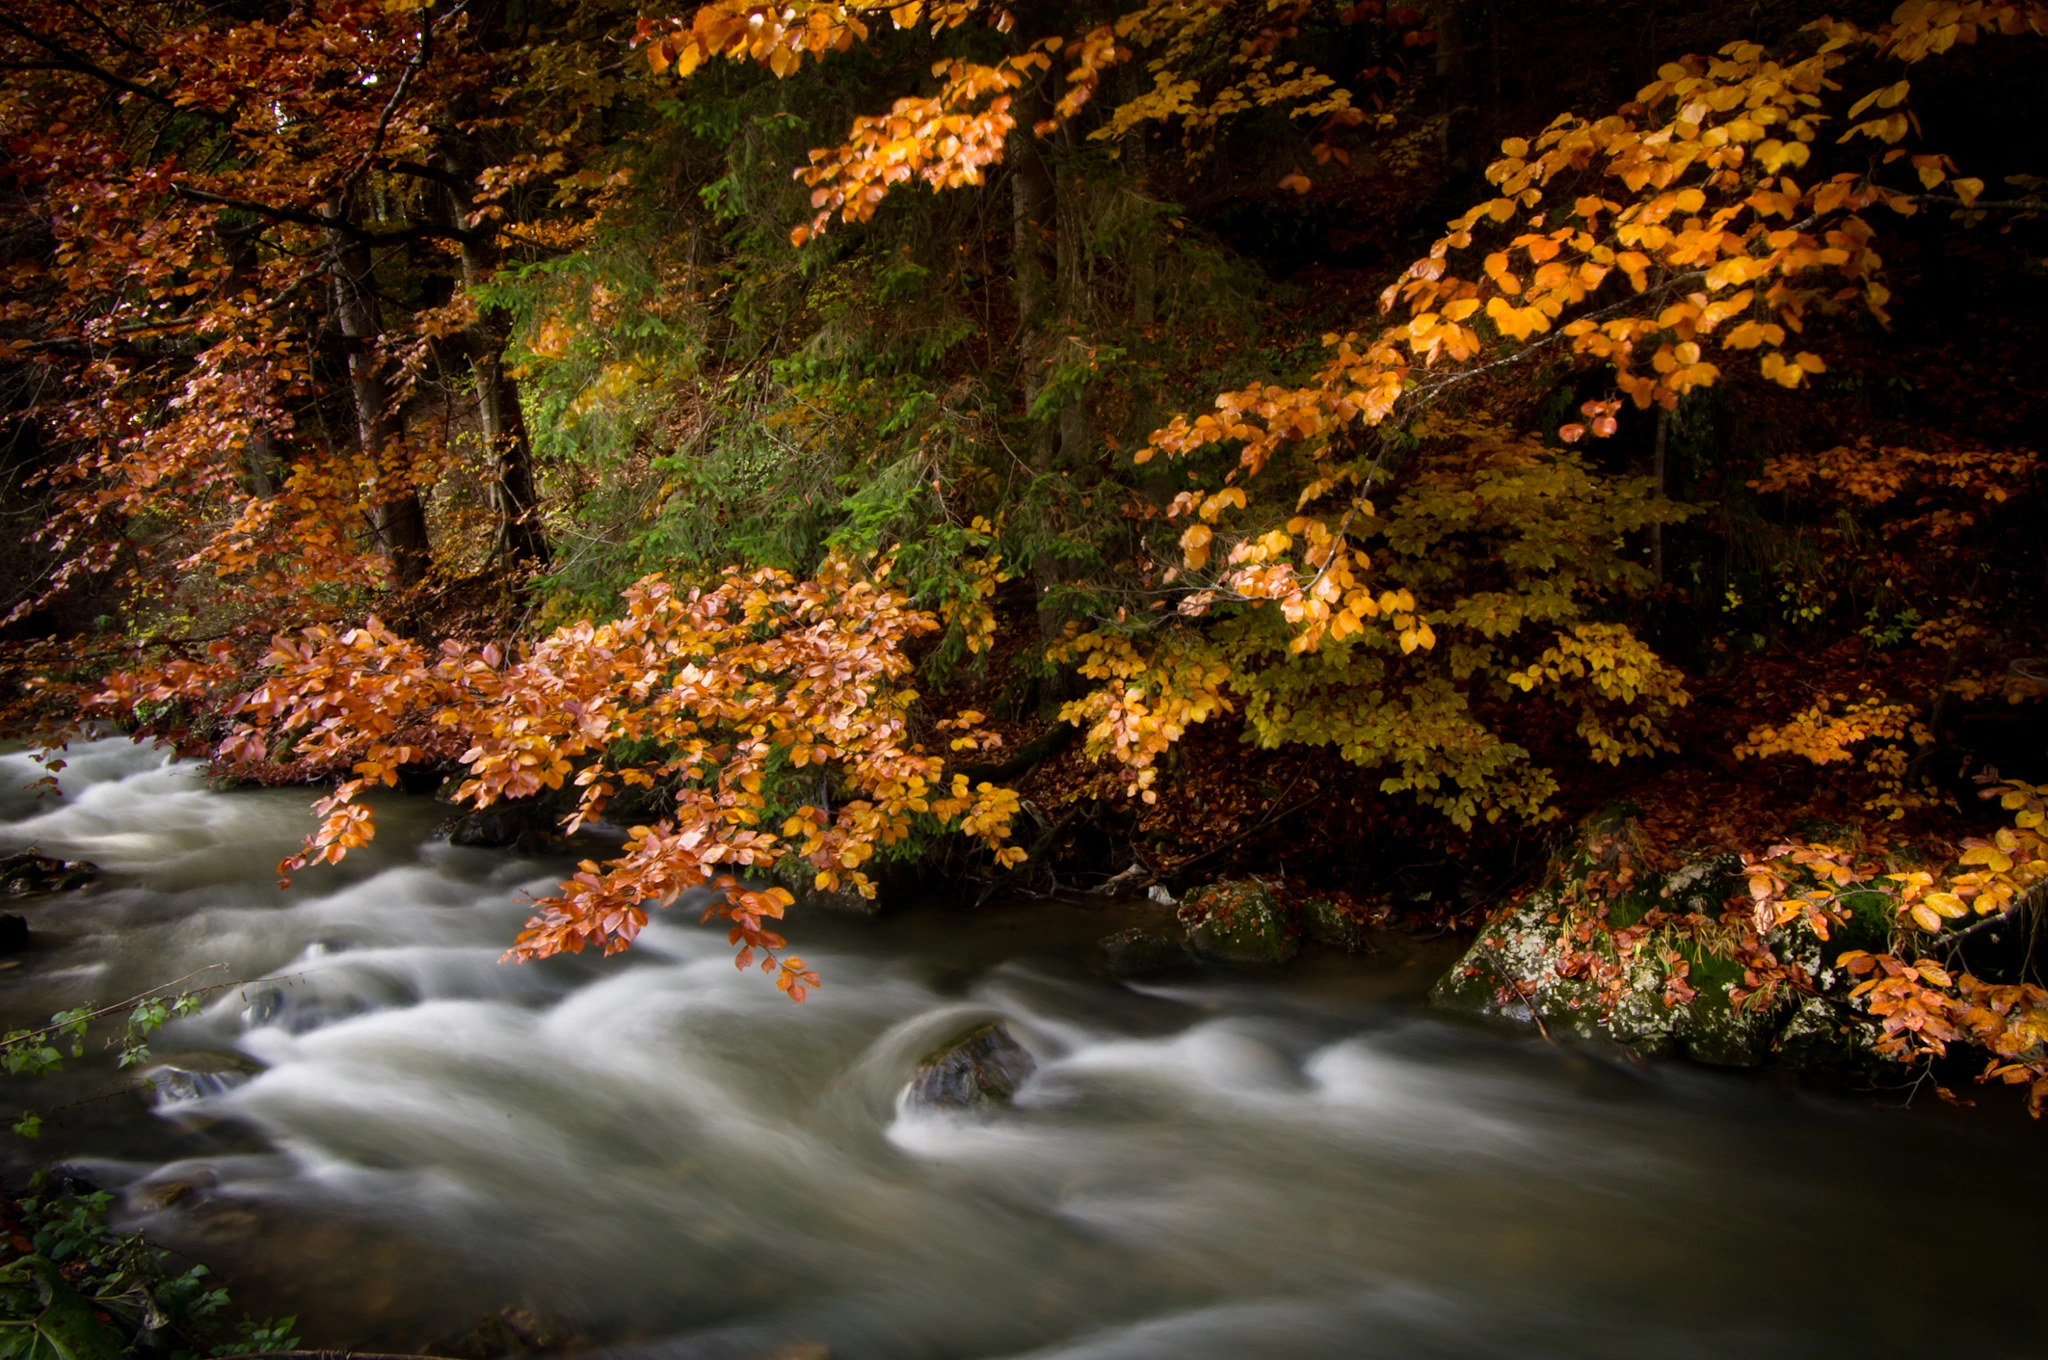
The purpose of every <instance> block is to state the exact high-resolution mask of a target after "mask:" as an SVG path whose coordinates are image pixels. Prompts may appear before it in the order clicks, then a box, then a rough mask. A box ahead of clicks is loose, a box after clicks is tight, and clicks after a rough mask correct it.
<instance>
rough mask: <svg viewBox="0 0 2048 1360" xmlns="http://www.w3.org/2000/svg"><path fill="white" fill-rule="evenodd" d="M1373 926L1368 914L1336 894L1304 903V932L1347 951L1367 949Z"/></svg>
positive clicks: (1302, 917)
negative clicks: (1367, 938)
mask: <svg viewBox="0 0 2048 1360" xmlns="http://www.w3.org/2000/svg"><path fill="white" fill-rule="evenodd" d="M1372 925H1373V919H1372V917H1371V916H1370V915H1369V914H1367V913H1366V912H1364V911H1361V910H1360V909H1359V908H1357V907H1356V906H1353V905H1352V904H1350V903H1348V902H1340V901H1338V900H1337V899H1336V898H1334V897H1311V898H1309V899H1308V900H1307V901H1306V902H1303V903H1302V904H1301V933H1302V934H1304V935H1306V936H1308V937H1309V938H1310V939H1311V940H1314V941H1315V942H1316V943H1317V944H1326V945H1328V946H1330V948H1332V949H1341V950H1343V951H1344V952H1346V953H1347V954H1356V953H1357V952H1358V951H1359V950H1361V949H1364V948H1366V932H1367V931H1369V930H1371V929H1372Z"/></svg>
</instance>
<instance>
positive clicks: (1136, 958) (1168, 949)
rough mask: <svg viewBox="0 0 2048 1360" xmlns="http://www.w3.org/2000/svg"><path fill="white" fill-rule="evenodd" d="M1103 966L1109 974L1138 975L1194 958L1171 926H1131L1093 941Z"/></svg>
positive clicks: (1184, 962) (1178, 966)
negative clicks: (1171, 929)
mask: <svg viewBox="0 0 2048 1360" xmlns="http://www.w3.org/2000/svg"><path fill="white" fill-rule="evenodd" d="M1095 949H1096V953H1097V955H1098V957H1099V958H1100V959H1101V962H1102V969H1103V971H1104V972H1106V973H1108V974H1109V975H1110V976H1111V977H1139V976H1142V975H1143V974H1146V973H1163V972H1167V971H1169V970H1170V969H1174V968H1183V967H1186V966H1187V965H1188V964H1189V963H1191V962H1193V956H1192V955H1190V954H1189V953H1188V947H1187V943H1186V942H1185V941H1184V940H1182V939H1181V937H1180V936H1179V935H1178V934H1177V933H1175V932H1173V931H1170V930H1166V929H1163V928H1161V927H1157V926H1132V927H1131V928H1130V929H1129V930H1119V931H1118V932H1117V933H1116V934H1114V935H1105V936H1103V938H1101V939H1100V940H1097V941H1096V942H1095Z"/></svg>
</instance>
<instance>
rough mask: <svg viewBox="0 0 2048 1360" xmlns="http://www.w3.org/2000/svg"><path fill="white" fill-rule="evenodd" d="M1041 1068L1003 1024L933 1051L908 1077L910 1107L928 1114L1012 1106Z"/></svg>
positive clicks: (980, 1030) (973, 1032) (991, 1024)
mask: <svg viewBox="0 0 2048 1360" xmlns="http://www.w3.org/2000/svg"><path fill="white" fill-rule="evenodd" d="M1037 1070H1038V1063H1037V1062H1036V1061H1035V1060H1034V1059H1033V1058H1032V1056H1031V1054H1030V1053H1029V1052H1028V1051H1027V1050H1026V1049H1025V1047H1024V1046H1023V1045H1022V1044H1020V1043H1018V1042H1017V1040H1016V1038H1015V1037H1014V1036H1013V1035H1011V1033H1010V1031H1009V1029H1008V1028H1007V1027H1006V1026H1004V1025H1003V1024H1002V1023H1000V1022H991V1023H989V1024H986V1025H983V1026H981V1027H980V1028H978V1029H976V1030H973V1031H972V1032H970V1033H968V1034H966V1035H963V1036H962V1037H960V1038H958V1039H955V1040H954V1041H953V1042H951V1043H949V1044H946V1045H945V1046H943V1047H941V1048H938V1049H934V1050H933V1051H932V1052H931V1053H930V1054H928V1055H927V1056H926V1057H925V1059H924V1061H923V1062H921V1063H919V1064H918V1065H917V1070H916V1071H915V1072H914V1073H912V1074H911V1078H910V1103H911V1104H913V1105H916V1106H920V1107H923V1108H926V1109H939V1110H985V1109H992V1108H995V1107H998V1106H1003V1105H1007V1104H1009V1103H1010V1098H1011V1097H1012V1096H1014V1095H1015V1094H1016V1093H1017V1088H1018V1087H1019V1086H1021V1085H1023V1084H1024V1081H1025V1079H1026V1078H1028V1077H1029V1076H1030V1075H1031V1074H1032V1073H1033V1072H1036V1071H1037Z"/></svg>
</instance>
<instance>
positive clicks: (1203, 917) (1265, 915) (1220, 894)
mask: <svg viewBox="0 0 2048 1360" xmlns="http://www.w3.org/2000/svg"><path fill="white" fill-rule="evenodd" d="M1180 923H1181V924H1182V925H1184V926H1186V927H1187V932H1188V943H1189V944H1191V945H1193V946H1194V949H1195V952H1196V953H1197V954H1200V955H1201V956H1202V957H1204V958H1208V959H1215V960H1217V961H1218V962H1221V963H1285V962H1287V961H1288V960H1289V959H1291V958H1293V957H1294V956H1295V955H1296V954H1297V953H1299V952H1300V950H1301V937H1300V935H1299V934H1298V932H1297V931H1296V930H1295V927H1294V923H1293V922H1292V921H1291V920H1289V919H1288V917H1287V914H1286V912H1284V911H1283V910H1282V909H1281V906H1280V903H1279V901H1278V900H1277V899H1275V898H1274V896H1273V894H1272V893H1270V892H1268V891H1267V890H1266V886H1265V885H1264V884H1263V883H1260V882H1258V881H1256V880H1253V879H1242V880H1237V881H1231V882H1223V883H1211V884H1209V885H1208V886H1207V887H1202V888H1197V889H1195V890H1194V891H1193V892H1191V893H1189V894H1188V895H1187V897H1186V898H1185V899H1183V901H1182V902H1181V907H1180Z"/></svg>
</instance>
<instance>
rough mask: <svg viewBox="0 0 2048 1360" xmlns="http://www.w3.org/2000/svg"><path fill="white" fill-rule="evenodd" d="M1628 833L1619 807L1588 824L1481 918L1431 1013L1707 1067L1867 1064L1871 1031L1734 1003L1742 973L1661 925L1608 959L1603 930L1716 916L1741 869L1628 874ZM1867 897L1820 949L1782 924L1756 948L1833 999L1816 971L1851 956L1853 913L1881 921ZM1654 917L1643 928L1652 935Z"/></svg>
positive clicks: (1812, 1006) (1852, 1016)
mask: <svg viewBox="0 0 2048 1360" xmlns="http://www.w3.org/2000/svg"><path fill="white" fill-rule="evenodd" d="M1638 836H1639V832H1638V831H1637V829H1636V828H1635V826H1634V824H1633V821H1632V819H1631V818H1630V817H1629V815H1628V813H1627V811H1626V810H1625V809H1609V810H1608V811H1607V812H1605V813H1602V814H1600V815H1598V816H1596V817H1594V818H1590V819H1588V821H1587V822H1586V823H1585V824H1584V825H1583V826H1582V827H1581V835H1580V839H1579V841H1578V843H1577V845H1576V846H1574V847H1573V848H1572V849H1571V850H1570V851H1569V852H1568V853H1567V854H1566V855H1565V856H1564V857H1563V859H1562V861H1561V863H1560V865H1559V866H1558V869H1557V872H1556V874H1555V875H1554V879H1553V881H1552V882H1551V883H1549V884H1547V885H1546V886H1544V887H1542V888H1540V889H1538V890H1537V891H1535V892H1533V893H1531V894H1529V896H1528V897H1526V898H1524V899H1523V900H1522V901H1521V902H1520V903H1518V904H1515V905H1514V906H1512V907H1509V908H1506V909H1503V910H1501V911H1499V912H1496V913H1495V914H1494V916H1493V917H1492V918H1491V919H1490V920H1489V921H1488V922H1487V924H1486V925H1485V927H1484V928H1483V929H1482V930H1481V931H1480V934H1479V938H1478V940H1477V941H1475V942H1474V943H1473V945H1472V948H1471V949H1470V950H1469V951H1467V953H1466V954H1465V956H1464V957H1463V958H1462V959H1460V960H1459V961H1458V963H1457V964H1456V965H1455V966H1454V967H1453V968H1452V969H1451V971H1450V972H1449V973H1447V974H1445V975H1444V976H1443V977H1442V978H1440V979H1438V981H1437V983H1436V986H1435V987H1434V988H1433V989H1432V990H1431V992H1430V1000H1431V1001H1432V1003H1434V1004H1436V1005H1439V1006H1443V1007H1446V1008H1449V1009H1452V1010H1461V1011H1465V1012H1467V1013H1468V1014H1473V1015H1480V1016H1487V1017H1492V1018H1497V1019H1500V1020H1504V1021H1507V1022H1509V1023H1512V1024H1517V1025H1523V1026H1530V1027H1535V1026H1536V1025H1537V1024H1538V1022H1539V1021H1540V1023H1541V1026H1542V1028H1543V1029H1544V1031H1545V1032H1546V1033H1548V1034H1551V1035H1553V1036H1555V1035H1572V1036H1576V1037H1579V1038H1582V1039H1595V1038H1601V1039H1612V1040H1613V1041H1615V1042H1617V1043H1620V1044H1622V1045H1625V1046H1626V1047H1628V1048H1629V1049H1631V1050H1633V1051H1635V1052H1637V1053H1641V1054H1643V1055H1646V1056H1658V1055H1666V1054H1669V1055H1683V1056H1685V1057H1688V1058H1691V1059H1693V1060H1695V1061H1697V1062H1703V1063H1711V1064H1714V1065H1716V1066H1725V1067H1755V1066H1758V1065H1760V1064H1762V1063H1764V1062H1767V1061H1770V1060H1771V1059H1772V1058H1773V1057H1776V1058H1777V1059H1778V1060H1780V1061H1784V1062H1787V1063H1791V1064H1795V1065H1798V1066H1803V1067H1804V1066H1814V1067H1818V1066H1827V1067H1841V1066H1843V1065H1845V1064H1852V1065H1853V1064H1854V1063H1858V1062H1861V1061H1862V1060H1861V1059H1858V1058H1857V1057H1856V1055H1857V1054H1858V1053H1859V1052H1860V1053H1865V1054H1867V1052H1868V1048H1869V1044H1870V1043H1871V1041H1872V1040H1873V1039H1874V1037H1875V1033H1876V1031H1875V1028H1874V1026H1872V1025H1871V1024H1870V1022H1869V1020H1868V1018H1867V1017H1863V1016H1860V1015H1859V1014H1857V1013H1856V1012H1855V1011H1853V1010H1852V1009H1851V1008H1849V1007H1847V1006H1846V1005H1843V1004H1841V1003H1840V1002H1839V1001H1830V1000H1828V999H1827V998H1824V997H1799V996H1795V995H1793V994H1791V993H1790V992H1789V990H1787V989H1784V988H1780V989H1778V990H1777V991H1776V992H1775V993H1774V994H1752V995H1747V996H1744V997H1743V998H1742V999H1741V1000H1740V1001H1739V1002H1738V1001H1737V1000H1736V999H1735V998H1734V995H1733V989H1735V988H1736V987H1737V986H1738V985H1739V984H1740V983H1741V982H1742V980H1743V971H1744V970H1743V965H1742V964H1741V963H1740V962H1738V961H1736V960H1735V959H1732V958H1728V957H1723V956H1721V955H1719V954H1716V953H1713V952H1710V951H1709V950H1707V949H1705V948H1703V947H1702V946H1701V945H1700V944H1699V943H1698V942H1697V941H1695V940H1693V939H1689V938H1685V937H1683V936H1681V935H1680V934H1678V933H1677V932H1675V931H1669V928H1668V927H1664V929H1665V930H1667V931H1669V933H1668V935H1666V936H1664V937H1661V938H1660V937H1659V936H1658V935H1657V934H1656V933H1654V931H1653V933H1651V934H1650V935H1648V936H1642V935H1641V934H1640V933H1638V936H1637V941H1638V947H1636V948H1634V949H1632V950H1631V951H1630V952H1629V953H1628V954H1627V955H1626V956H1624V955H1623V954H1622V953H1621V951H1620V950H1619V949H1617V947H1616V944H1615V938H1616V937H1615V935H1614V934H1613V932H1615V931H1626V930H1628V929H1629V928H1630V927H1634V926H1637V925H1638V924H1640V923H1643V922H1644V921H1645V919H1646V918H1649V917H1650V913H1651V912H1652V911H1653V910H1654V911H1659V912H1663V913H1665V914H1667V915H1669V916H1672V917H1684V916H1687V915H1691V914H1698V915H1700V916H1705V917H1707V918H1709V919H1710V920H1713V919H1718V918H1719V917H1720V916H1721V913H1722V911H1723V910H1724V908H1725V906H1726V903H1727V902H1728V900H1729V899H1730V898H1731V897H1733V896H1737V895H1739V894H1740V893H1741V892H1742V890H1743V886H1744V883H1743V876H1742V873H1741V869H1742V865H1741V861H1740V860H1739V859H1738V858H1737V857H1736V856H1734V855H1730V854H1708V855H1702V856H1700V857H1698V858H1696V859H1694V860H1693V861H1692V862H1690V863H1688V864H1686V865H1684V866H1683V867H1681V868H1679V869H1677V870H1675V871H1673V872H1672V873H1670V874H1668V875H1661V874H1654V873H1647V872H1643V873H1637V872H1636V871H1635V870H1634V869H1632V868H1631V865H1632V864H1636V865H1639V864H1640V863H1641V861H1640V859H1639V858H1637V857H1636V856H1635V854H1634V851H1635V849H1636V847H1637V844H1638ZM1595 875H1604V876H1605V877H1604V879H1603V880H1602V882H1601V885H1600V890H1599V891H1594V890H1593V889H1592V887H1591V885H1590V884H1589V882H1588V880H1589V879H1591V878H1592V877H1593V876H1595ZM1617 888H1619V891H1616V889H1617ZM1856 896H1858V895H1856V894H1850V895H1849V898H1855V897H1856ZM1870 896H1871V897H1872V898H1873V902H1872V903H1871V904H1869V909H1868V911H1865V910H1864V909H1863V906H1862V904H1859V903H1856V902H1854V901H1850V900H1849V898H1845V902H1847V904H1848V905H1849V906H1850V907H1851V910H1852V912H1853V913H1854V915H1855V917H1856V920H1855V922H1854V924H1853V925H1852V927H1851V928H1850V930H1849V931H1847V932H1845V933H1838V934H1836V936H1835V937H1834V938H1833V939H1831V940H1829V941H1826V942H1823V941H1821V940H1820V939H1819V938H1817V937H1815V936H1814V935H1813V933H1812V931H1811V930H1810V928H1809V927H1807V925H1806V924H1805V923H1804V922H1794V923H1792V924H1789V925H1786V926H1783V927H1779V928H1777V929H1774V930H1772V931H1770V932H1769V933H1768V934H1767V935H1765V936H1764V938H1763V943H1764V945H1765V946H1766V947H1768V948H1769V949H1770V950H1771V951H1772V952H1773V953H1774V954H1775V955H1776V957H1778V958H1779V959H1781V960H1783V961H1785V962H1788V963H1797V964H1799V965H1800V966H1801V967H1802V968H1804V969H1805V970H1806V971H1807V972H1808V973H1809V974H1810V975H1812V976H1813V977H1814V978H1815V981H1816V983H1817V984H1818V985H1819V986H1820V987H1821V988H1823V989H1829V988H1833V987H1835V986H1836V985H1837V983H1838V982H1840V981H1842V980H1841V979H1837V978H1836V977H1835V975H1834V972H1833V970H1832V969H1830V968H1828V967H1827V966H1826V963H1825V960H1827V959H1831V958H1833V957H1834V956H1835V955H1836V954H1837V953H1839V952H1840V951H1841V950H1842V949H1844V948H1852V947H1859V939H1860V932H1861V931H1862V930H1863V929H1864V922H1863V918H1864V917H1865V916H1866V915H1867V916H1868V917H1869V918H1870V928H1871V929H1873V930H1878V931H1881V930H1882V929H1883V928H1884V927H1885V925H1886V922H1887V921H1888V916H1887V915H1886V912H1885V907H1884V902H1883V900H1882V899H1881V897H1880V896H1879V895H1877V894H1871V895H1870ZM1574 902H1577V903H1579V904H1580V905H1579V906H1578V907H1577V908H1574V906H1573V905H1572V904H1573V903H1574ZM1587 902H1597V903H1599V906H1598V907H1597V908H1596V910H1597V911H1598V912H1599V913H1600V919H1599V920H1598V921H1593V920H1589V919H1587V917H1586V915H1585V912H1586V908H1585V906H1584V904H1585V903H1587ZM1661 919H1662V918H1650V922H1651V925H1652V926H1655V925H1656V922H1657V921H1659V920H1661ZM1603 926H1604V927H1605V928H1604V929H1603V928H1601V927H1603Z"/></svg>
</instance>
